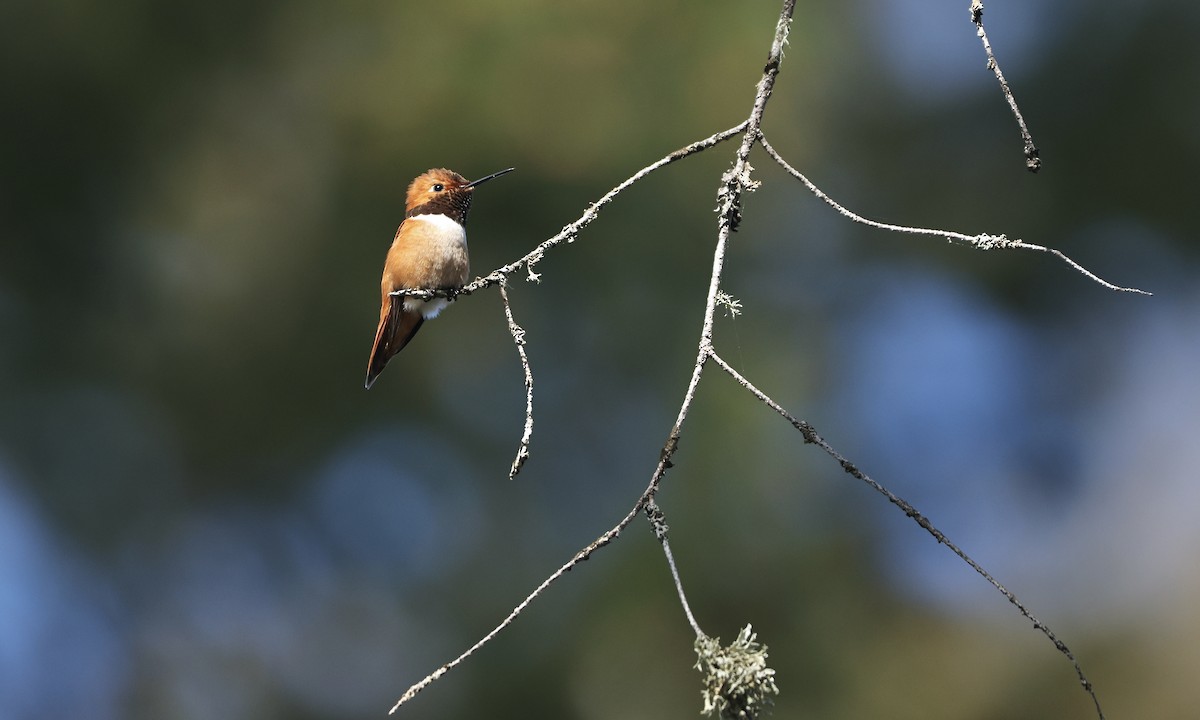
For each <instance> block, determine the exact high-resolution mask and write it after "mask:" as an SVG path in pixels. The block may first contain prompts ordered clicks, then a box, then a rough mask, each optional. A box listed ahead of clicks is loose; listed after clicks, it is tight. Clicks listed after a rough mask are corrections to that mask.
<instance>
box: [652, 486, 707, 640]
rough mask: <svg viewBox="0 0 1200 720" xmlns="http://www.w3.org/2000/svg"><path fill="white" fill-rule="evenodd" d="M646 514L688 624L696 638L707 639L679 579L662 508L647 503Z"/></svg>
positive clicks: (655, 504)
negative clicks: (659, 545) (665, 558)
mask: <svg viewBox="0 0 1200 720" xmlns="http://www.w3.org/2000/svg"><path fill="white" fill-rule="evenodd" d="M645 512H646V519H647V520H649V521H650V525H651V526H652V527H653V528H654V536H655V537H656V538H658V542H659V543H660V544H661V545H662V551H663V554H664V555H666V556H667V565H668V566H669V567H670V568H671V577H672V579H674V580H675V592H676V593H678V594H679V604H680V605H682V606H683V614H684V615H686V616H687V621H688V624H689V625H691V626H692V630H693V631H695V633H696V637H706V635H705V634H704V631H703V630H701V629H700V624H699V623H697V622H696V616H695V615H693V614H692V606H691V605H689V604H688V601H687V593H685V592H684V591H683V581H682V580H680V579H679V568H678V567H677V566H676V564H675V555H674V554H672V553H671V541H670V540H668V539H667V531H668V527H667V519H666V516H665V515H663V511H662V508H660V507H659V506H658V503H656V502H654V501H653V500H651V501H650V502H648V503H646V508H645Z"/></svg>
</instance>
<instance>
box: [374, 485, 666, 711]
mask: <svg viewBox="0 0 1200 720" xmlns="http://www.w3.org/2000/svg"><path fill="white" fill-rule="evenodd" d="M644 504H645V498H644V496H643V499H642V500H640V501H639V502H638V504H637V505H635V506H634V508H633V509H632V510H630V511H629V514H627V515H626V516H625V517H623V518H621V521H620V522H619V523H617V524H616V525H614V526H613V527H612V528H611V529H610V530H608V531H607V532H605V533H604V534H603V535H601V536H600V537H598V538H596V539H595V540H593V541H592V542H590V543H588V545H587V547H585V548H583V549H582V550H580V551H579V552H577V553H575V554H574V555H573V556H572V557H571V559H570V560H568V561H567V562H566V563H564V564H563V565H562V567H560V568H559V569H557V570H555V571H554V572H553V573H552V574H551V575H550V577H548V578H546V579H545V580H543V581H542V583H541V584H540V585H538V586H537V587H536V588H534V590H533V592H531V593H529V595H527V596H525V599H524V600H522V601H521V602H520V603H519V604H518V605H517V606H516V607H515V608H513V609H512V612H510V613H509V614H508V616H507V617H505V618H504V620H502V621H501V622H500V624H499V625H497V626H496V627H495V628H493V629H492V631H491V632H489V633H488V634H487V635H484V636H483V637H482V638H480V639H479V641H478V642H476V643H475V644H474V645H472V646H471V647H469V648H468V649H467V650H466V652H464V653H463V654H462V655H459V656H458V657H456V658H454V659H453V660H451V661H450V662H448V663H446V664H445V665H443V666H441V667H440V668H438V669H437V670H434V671H433V672H431V673H429V674H428V675H426V676H425V679H423V680H421V682H419V683H417V684H416V685H413V686H412V687H410V688H409V689H408V690H406V691H405V693H404V694H403V695H401V696H400V699H399V700H397V701H396V704H395V705H393V706H392V709H391V710H389V711H388V714H389V715H391V714H392V713H394V712H396V710H398V709H399V708H400V706H401V705H403V704H404V703H406V702H408V701H409V700H412V699H413V698H414V697H416V695H417V693H419V692H421V691H422V690H424V689H425V688H427V687H429V685H430V684H431V683H433V682H434V681H435V680H437V679H438V678H440V677H441V676H443V675H445V674H446V673H447V672H449V671H450V670H452V669H454V667H455V666H457V665H459V664H460V663H461V662H462V661H463V660H466V659H467V658H469V657H471V655H473V654H474V653H475V651H476V650H478V649H479V648H481V647H483V646H484V645H486V644H488V643H489V642H491V640H492V638H494V637H496V635H498V634H500V631H501V630H503V629H504V628H506V627H508V626H509V625H510V624H511V623H512V621H513V620H516V619H517V616H518V615H520V614H521V613H522V612H523V611H524V610H525V608H526V607H528V606H529V604H530V603H531V602H533V601H534V599H535V598H537V596H538V595H541V594H542V591H544V590H545V589H546V588H548V587H550V585H551V584H553V583H554V581H555V580H558V579H559V578H560V577H562V576H563V575H566V574H567V573H568V572H570V571H571V569H572V568H574V567H575V566H576V565H578V564H579V563H581V562H583V561H584V560H587V559H588V558H589V557H591V555H592V553H594V552H596V551H597V550H599V549H600V548H602V547H604V546H605V545H607V544H609V543H610V542H612V541H613V540H614V539H616V537H617V536H618V535H620V534H621V531H622V530H624V529H625V528H627V527H629V523H631V522H633V519H634V518H635V517H637V515H638V513H639V512H641V511H642V507H644Z"/></svg>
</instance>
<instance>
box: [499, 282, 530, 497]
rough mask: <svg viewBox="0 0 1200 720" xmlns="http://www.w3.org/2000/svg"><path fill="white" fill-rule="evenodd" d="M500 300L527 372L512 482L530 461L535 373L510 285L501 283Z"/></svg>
mask: <svg viewBox="0 0 1200 720" xmlns="http://www.w3.org/2000/svg"><path fill="white" fill-rule="evenodd" d="M500 299H501V300H503V301H504V317H505V319H507V320H508V331H509V332H510V333H512V338H513V343H514V344H515V345H516V346H517V354H518V355H520V356H521V368H522V369H523V370H524V371H525V430H524V431H523V432H522V433H521V442H520V443H519V444H518V445H517V457H516V458H515V459H514V460H513V462H512V467H511V468H509V470H508V479H509V480H512V479H513V478H515V477H516V476H517V473H519V472H521V466H523V465H524V464H525V461H526V460H528V459H529V442H530V440H531V439H532V438H533V371H532V370H530V369H529V356H528V355H526V354H525V329H524V328H522V327H521V326H520V325H518V324H517V321H516V320H514V319H513V313H512V305H510V304H509V302H508V283H500Z"/></svg>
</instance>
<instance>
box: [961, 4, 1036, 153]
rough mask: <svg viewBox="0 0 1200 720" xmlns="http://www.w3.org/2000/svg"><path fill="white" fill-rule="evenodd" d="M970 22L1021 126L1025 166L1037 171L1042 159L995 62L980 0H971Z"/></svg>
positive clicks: (989, 66) (998, 65) (1001, 89)
mask: <svg viewBox="0 0 1200 720" xmlns="http://www.w3.org/2000/svg"><path fill="white" fill-rule="evenodd" d="M971 22H973V23H975V34H976V35H978V36H979V39H980V40H981V41H982V42H983V51H984V52H986V53H987V66H988V69H989V70H991V71H992V72H993V73H995V74H996V79H997V80H999V81H1000V91H1001V92H1003V93H1004V99H1005V100H1007V101H1008V106H1009V107H1010V108H1012V113H1013V117H1015V118H1016V119H1017V126H1018V127H1020V128H1021V140H1022V142H1024V143H1025V167H1026V168H1028V170H1029V172H1037V171H1038V170H1040V169H1041V167H1042V159H1041V158H1040V157H1038V149H1037V145H1034V144H1033V136H1032V135H1030V134H1029V127H1028V126H1026V125H1025V118H1023V117H1021V109H1020V108H1018V107H1017V99H1016V98H1015V97H1013V93H1012V89H1011V88H1010V87H1009V86H1008V81H1007V80H1005V79H1004V73H1002V72H1000V63H998V62H996V56H995V55H994V54H993V53H992V44H991V43H990V42H988V36H987V31H986V30H984V29H983V3H982V2H981V1H980V0H971Z"/></svg>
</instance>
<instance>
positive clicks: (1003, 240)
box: [759, 136, 1151, 295]
mask: <svg viewBox="0 0 1200 720" xmlns="http://www.w3.org/2000/svg"><path fill="white" fill-rule="evenodd" d="M759 142H760V143H761V144H762V147H763V150H766V151H767V154H768V155H770V156H771V159H773V160H774V161H775V162H777V163H779V166H780V167H782V168H783V169H784V170H786V171H787V172H788V174H789V175H791V176H792V177H794V178H796V179H797V180H799V181H800V182H802V183H804V185H805V187H807V188H808V191H809V192H811V193H812V194H813V195H816V196H817V198H819V199H820V200H821V201H822V202H824V203H825V204H826V205H828V206H830V207H831V208H833V209H834V210H837V211H838V213H840V214H841V215H842V216H843V217H845V218H847V219H849V220H853V221H854V222H856V223H861V224H863V225H869V226H870V227H873V228H879V229H880V230H890V231H892V232H900V233H907V234H909V235H930V236H933V237H940V238H945V239H946V240H949V241H951V242H957V243H962V244H964V245H970V246H972V247H974V248H976V249H978V250H996V249H1000V250H1010V249H1011V250H1036V251H1038V252H1044V253H1050V254H1051V255H1054V256H1056V257H1058V258H1059V259H1060V260H1062V261H1063V262H1065V263H1067V264H1068V265H1070V266H1071V267H1072V268H1074V269H1075V270H1076V271H1078V272H1080V273H1082V274H1083V275H1084V276H1085V277H1087V278H1088V279H1090V280H1092V281H1094V282H1097V283H1099V284H1101V285H1103V286H1104V287H1106V288H1108V289H1109V290H1116V291H1117V292H1127V293H1137V294H1138V295H1150V294H1151V293H1148V292H1146V291H1145V290H1139V289H1138V288H1132V287H1121V286H1120V285H1114V284H1112V283H1110V282H1109V281H1107V280H1105V279H1103V278H1101V277H1099V276H1098V275H1096V274H1095V273H1093V272H1092V271H1091V270H1088V269H1087V268H1085V267H1084V266H1082V265H1080V264H1079V263H1077V262H1075V261H1074V260H1072V259H1071V258H1070V257H1068V256H1067V255H1066V254H1064V253H1063V252H1062V251H1060V250H1055V249H1053V248H1047V247H1044V246H1042V245H1034V244H1032V243H1027V242H1023V241H1021V240H1009V239H1008V237H1006V236H1004V235H989V234H987V233H979V234H978V235H964V234H963V233H958V232H953V231H950V230H938V229H934V228H920V227H909V226H907V225H893V224H891V223H884V222H879V221H877V220H870V219H868V218H865V217H863V216H861V215H859V214H857V213H854V212H852V211H850V210H847V209H846V208H845V207H844V206H842V205H841V204H840V203H838V202H837V201H836V200H834V199H833V198H831V197H829V196H828V195H826V194H825V193H824V192H823V191H822V190H821V189H820V188H819V187H817V186H816V185H814V184H813V182H812V181H811V180H809V179H808V178H807V177H805V176H804V174H803V173H801V172H800V171H799V170H797V169H796V168H794V167H792V166H791V165H790V164H789V163H788V161H787V160H784V159H783V156H782V155H780V154H779V152H778V151H776V150H775V148H774V147H772V146H771V143H769V142H767V138H766V137H765V136H760V137H759Z"/></svg>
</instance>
